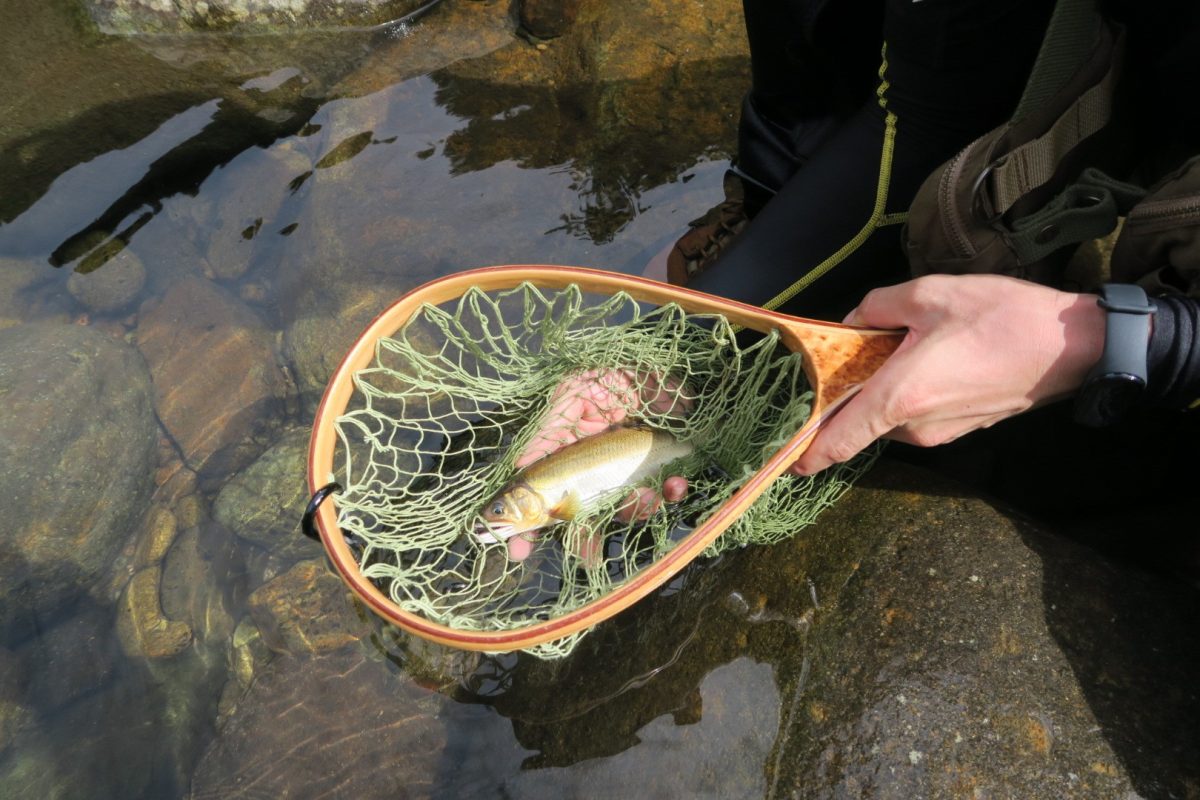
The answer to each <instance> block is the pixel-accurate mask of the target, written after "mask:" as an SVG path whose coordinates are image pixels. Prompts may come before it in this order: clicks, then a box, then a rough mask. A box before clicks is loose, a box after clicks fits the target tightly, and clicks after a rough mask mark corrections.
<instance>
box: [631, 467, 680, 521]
mask: <svg viewBox="0 0 1200 800" xmlns="http://www.w3.org/2000/svg"><path fill="white" fill-rule="evenodd" d="M687 488H688V482H687V478H684V477H682V476H680V475H673V476H671V477H670V478H667V479H666V480H665V481H663V488H662V493H661V494H660V493H658V492H656V491H654V490H653V489H651V488H650V487H648V486H642V487H639V488H637V489H634V490H633V491H632V492H630V493H629V495H628V496H627V497H626V498H625V501H624V502H623V503H622V504H621V507H620V508H619V509H617V519H619V520H621V521H622V522H632V521H633V520H635V519H649V518H650V517H651V516H652V515H653V514H655V513H656V512H657V511H658V510H659V509H660V508H662V504H663V500H666V501H667V502H668V503H678V502H679V501H680V500H682V499H683V498H684V496H685V495H687Z"/></svg>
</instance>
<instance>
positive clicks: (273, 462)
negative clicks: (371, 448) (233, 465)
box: [213, 428, 321, 561]
mask: <svg viewBox="0 0 1200 800" xmlns="http://www.w3.org/2000/svg"><path fill="white" fill-rule="evenodd" d="M310 433H311V432H310V430H309V429H308V428H297V429H295V430H292V431H289V432H287V433H285V434H284V435H283V437H282V438H280V440H279V441H278V442H276V443H275V444H274V445H272V446H271V448H270V449H268V450H267V451H266V452H265V453H263V454H262V456H261V457H260V458H259V459H258V460H257V461H255V462H254V463H253V464H251V465H250V466H249V467H247V468H246V469H245V470H243V471H242V472H240V473H238V474H237V475H236V476H234V477H233V478H232V479H231V480H230V481H229V483H227V484H225V486H224V487H222V489H221V492H220V494H218V495H217V499H216V502H215V503H214V505H213V516H214V518H215V519H216V520H217V521H218V522H220V523H221V524H222V525H224V526H225V527H227V528H229V529H230V530H232V531H233V532H234V533H236V534H237V535H238V536H240V537H241V538H243V539H245V540H246V541H248V542H252V543H254V544H256V545H258V546H259V547H262V548H264V549H266V550H268V551H270V552H271V553H272V554H273V555H276V556H278V557H279V558H281V559H283V560H290V561H296V560H299V559H301V558H313V557H316V556H319V555H320V554H321V545H320V544H318V543H317V542H314V541H313V540H311V539H309V538H308V537H307V536H304V535H303V534H302V533H301V531H300V517H301V515H302V514H303V513H304V508H305V506H306V504H307V503H308V496H307V495H308V492H307V486H306V483H305V480H304V475H305V470H306V469H307V458H308V440H309V436H310Z"/></svg>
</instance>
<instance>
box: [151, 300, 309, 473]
mask: <svg viewBox="0 0 1200 800" xmlns="http://www.w3.org/2000/svg"><path fill="white" fill-rule="evenodd" d="M136 342H137V346H138V348H139V349H140V350H141V351H142V354H143V355H144V356H145V357H146V361H147V363H148V364H149V365H150V372H151V375H152V376H153V378H154V390H155V391H154V393H155V401H156V406H157V409H158V416H159V418H160V419H161V420H162V423H163V426H164V427H166V429H167V430H168V431H169V432H170V434H171V438H172V439H173V440H174V441H175V442H176V443H177V444H178V446H179V449H180V451H181V453H182V455H183V458H184V460H185V462H186V463H187V466H188V467H190V468H192V469H193V470H195V471H196V472H198V473H201V475H202V476H203V475H204V474H205V473H207V474H208V475H209V476H222V475H224V474H226V473H228V472H231V471H233V470H236V469H238V468H239V467H241V466H244V465H245V464H247V463H249V462H250V461H251V460H252V459H253V458H254V457H255V456H256V455H257V454H258V453H259V452H261V449H262V445H261V444H260V443H259V442H258V441H257V437H258V436H260V435H262V434H264V433H265V432H266V431H268V430H270V429H271V428H272V427H273V426H275V425H276V424H277V422H278V420H277V419H276V417H277V416H278V415H279V412H280V411H281V410H282V408H283V400H284V397H285V396H286V394H287V391H288V386H287V382H286V380H285V378H284V375H283V372H282V371H281V370H280V368H279V365H278V362H277V357H276V354H275V347H274V336H273V335H272V333H271V331H270V330H269V329H268V328H267V327H266V325H264V324H263V322H262V320H261V319H259V317H258V315H256V314H255V313H254V312H253V311H251V310H250V309H249V308H247V307H246V306H245V305H243V304H242V303H241V302H240V301H239V300H238V299H237V298H235V297H233V296H232V295H231V294H229V293H228V292H226V291H225V290H223V289H221V288H220V287H218V286H216V285H214V284H213V283H211V282H210V281H205V280H203V279H200V278H183V279H182V280H180V281H179V282H178V283H176V284H175V285H174V286H172V287H171V288H170V289H169V290H168V291H167V293H166V295H165V296H164V297H163V298H162V300H161V302H158V303H148V304H146V305H144V306H143V308H142V312H141V318H140V320H139V323H138V329H137V334H136Z"/></svg>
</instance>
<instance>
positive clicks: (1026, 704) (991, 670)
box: [777, 466, 1200, 798]
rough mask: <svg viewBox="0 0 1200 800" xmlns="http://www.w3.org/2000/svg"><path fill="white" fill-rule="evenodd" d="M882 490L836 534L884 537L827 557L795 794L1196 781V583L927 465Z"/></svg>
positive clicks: (784, 765)
mask: <svg viewBox="0 0 1200 800" xmlns="http://www.w3.org/2000/svg"><path fill="white" fill-rule="evenodd" d="M867 483H868V484H869V486H871V487H873V488H866V489H860V490H856V491H855V492H854V494H853V496H852V498H851V499H849V500H848V501H847V502H846V503H844V504H843V505H841V506H839V507H837V508H836V509H834V510H833V511H832V512H830V513H829V514H828V515H827V516H826V517H825V518H823V519H822V520H821V523H820V525H819V528H820V530H821V531H827V532H830V533H833V534H834V535H835V536H836V535H837V533H838V531H839V529H842V530H844V531H846V532H849V531H854V534H853V536H852V537H851V542H852V543H853V542H854V541H857V542H859V543H860V544H859V545H858V546H862V543H867V542H869V545H868V548H867V549H866V550H865V551H864V552H863V553H862V556H861V558H859V557H855V559H854V561H853V562H852V563H847V562H845V561H844V560H843V559H844V556H841V555H838V554H837V553H836V550H835V549H834V548H837V547H839V545H836V544H833V543H832V537H829V538H828V539H827V540H826V542H825V543H824V544H822V545H818V546H817V549H816V550H815V551H814V554H813V556H814V566H815V568H814V569H813V570H812V573H811V576H812V579H813V580H814V581H815V584H816V586H817V590H818V597H822V596H823V598H822V599H821V607H820V608H819V609H818V610H817V613H816V616H815V621H814V625H813V628H812V632H811V634H810V638H809V644H808V647H807V648H806V650H805V652H804V658H805V660H806V662H807V664H808V666H809V670H808V679H807V680H806V681H804V682H803V683H802V684H800V685H798V686H796V687H794V688H793V689H792V690H791V692H790V702H791V703H792V704H793V705H794V714H792V716H791V719H790V721H789V723H788V724H787V725H786V726H785V727H783V728H782V729H781V732H780V738H779V740H778V742H777V746H778V747H779V748H780V750H781V752H783V753H784V757H783V758H781V759H780V762H779V763H780V765H781V772H780V774H779V775H778V776H777V777H778V780H779V782H780V785H781V786H782V787H786V788H787V791H788V792H789V793H790V794H791V795H792V796H800V797H841V796H847V795H850V796H863V795H870V796H873V797H888V798H890V797H896V798H901V797H917V796H930V797H938V796H962V795H966V796H971V795H972V793H974V794H976V795H982V796H991V795H993V794H1008V793H1011V794H1013V795H1015V796H1023V797H1037V796H1056V797H1080V798H1083V797H1088V798H1092V797H1104V798H1110V797H1111V798H1124V797H1128V796H1133V795H1134V794H1137V795H1139V796H1146V797H1165V796H1188V794H1189V793H1194V792H1195V791H1196V788H1197V787H1198V786H1200V769H1198V768H1197V766H1196V765H1197V764H1200V758H1198V756H1200V736H1197V735H1196V733H1195V731H1196V729H1195V727H1194V726H1189V724H1188V723H1187V721H1186V720H1187V719H1189V718H1194V716H1195V715H1196V713H1197V712H1198V711H1200V694H1198V693H1197V691H1196V689H1195V685H1196V684H1195V678H1196V674H1197V668H1198V666H1200V658H1198V656H1200V644H1198V643H1197V641H1196V639H1195V637H1194V636H1190V635H1188V634H1187V633H1186V630H1187V627H1188V625H1189V623H1188V620H1189V619H1192V618H1194V615H1195V613H1196V611H1197V609H1198V596H1197V593H1196V592H1195V590H1194V589H1189V588H1187V587H1185V586H1174V585H1172V584H1171V583H1170V582H1164V581H1163V580H1162V579H1161V578H1157V577H1152V576H1149V575H1145V574H1142V573H1140V572H1139V571H1138V570H1136V569H1134V568H1131V567H1128V566H1118V565H1116V564H1113V563H1111V562H1108V561H1106V560H1105V559H1104V558H1103V557H1101V556H1099V555H1098V554H1097V553H1095V552H1094V551H1092V550H1089V549H1087V548H1085V547H1083V546H1081V545H1078V544H1075V543H1073V542H1069V541H1066V540H1063V539H1060V538H1057V537H1055V536H1053V535H1052V534H1049V533H1047V532H1046V531H1044V530H1039V529H1038V528H1037V527H1036V526H1034V525H1032V524H1030V523H1028V522H1026V521H1023V520H1021V519H1020V518H1019V517H1011V516H1008V515H1005V514H1003V513H1001V512H1000V511H998V510H996V509H995V508H993V507H991V506H989V505H988V504H987V503H985V502H984V501H982V500H978V499H972V498H970V497H961V496H956V494H957V492H956V487H955V486H954V485H953V484H949V483H945V482H942V481H940V480H939V479H936V478H934V477H933V476H932V475H929V474H927V473H923V472H920V471H916V472H914V471H910V468H903V469H900V468H896V467H894V466H892V467H890V468H886V469H878V470H876V471H875V472H874V473H872V475H871V476H870V477H869V478H868V481H867ZM872 540H873V541H872ZM851 546H854V545H853V544H852V545H851ZM822 550H824V551H825V552H822ZM831 556H832V558H831ZM839 561H840V562H841V563H840V564H839ZM830 567H832V569H830ZM831 578H832V579H833V580H832V581H830V579H831ZM1151 654H1152V655H1151ZM1118 698H1119V699H1118Z"/></svg>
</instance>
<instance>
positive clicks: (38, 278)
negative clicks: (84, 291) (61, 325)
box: [0, 256, 70, 328]
mask: <svg viewBox="0 0 1200 800" xmlns="http://www.w3.org/2000/svg"><path fill="white" fill-rule="evenodd" d="M60 287H61V284H60V283H59V281H58V280H57V279H56V273H55V271H54V270H52V269H51V267H50V266H49V265H47V264H40V263H38V262H36V261H31V260H25V259H19V258H5V257H3V256H0V328H11V327H12V326H14V325H20V324H21V323H22V322H28V321H31V320H41V321H47V320H50V319H55V318H56V319H57V320H58V321H60V322H66V321H67V318H68V314H67V306H69V305H70V301H69V300H67V299H65V298H64V297H63V296H62V292H61V290H60Z"/></svg>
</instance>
